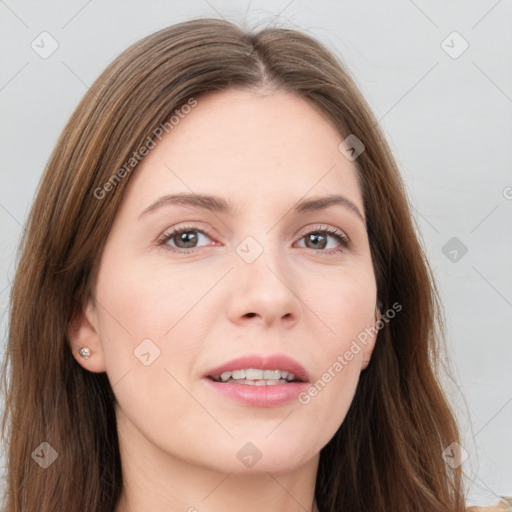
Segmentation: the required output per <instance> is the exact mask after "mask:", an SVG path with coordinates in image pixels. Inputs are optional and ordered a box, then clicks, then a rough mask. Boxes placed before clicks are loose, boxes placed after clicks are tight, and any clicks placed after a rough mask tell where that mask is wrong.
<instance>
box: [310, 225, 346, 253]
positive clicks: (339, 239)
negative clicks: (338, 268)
mask: <svg viewBox="0 0 512 512" xmlns="http://www.w3.org/2000/svg"><path fill="white" fill-rule="evenodd" d="M329 238H330V239H331V240H332V239H334V240H336V242H334V243H332V242H331V244H329ZM302 240H305V245H302V246H301V247H307V248H308V249H313V250H323V249H337V250H341V248H343V247H348V239H347V237H346V236H345V235H344V234H343V233H341V232H338V231H330V230H321V231H312V232H311V233H307V234H306V235H304V236H303V237H302V238H301V241H302ZM340 246H341V247H340Z"/></svg>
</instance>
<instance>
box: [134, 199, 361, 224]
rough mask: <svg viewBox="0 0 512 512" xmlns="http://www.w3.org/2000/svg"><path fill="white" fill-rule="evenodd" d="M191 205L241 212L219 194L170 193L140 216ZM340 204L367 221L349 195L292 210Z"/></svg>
mask: <svg viewBox="0 0 512 512" xmlns="http://www.w3.org/2000/svg"><path fill="white" fill-rule="evenodd" d="M172 205H178V206H189V207H192V208H200V209H204V210H210V211H213V212H218V213H229V214H233V215H236V214H239V213H240V210H239V209H238V208H237V207H236V206H235V205H234V204H233V203H231V202H230V201H229V200H226V199H224V198H222V197H219V196H212V195H205V194H188V193H180V194H169V195H166V196H162V197H160V198H159V199H157V200H156V201H155V202H154V203H152V204H151V205H149V206H148V207H147V208H146V209H145V210H144V211H143V212H142V213H141V214H140V216H139V218H141V217H143V216H145V215H148V214H150V213H151V212H154V211H155V210H158V209H160V208H162V207H165V206H172ZM334 205H340V206H344V207H345V208H347V209H348V210H350V211H352V212H353V213H355V214H356V215H357V216H358V217H359V218H360V219H361V220H362V221H363V222H366V221H365V219H364V217H363V214H362V213H361V211H360V210H359V208H358V207H357V206H356V205H355V204H354V203H353V202H352V201H351V200H350V199H348V198H347V197H345V196H342V195H338V194H335V195H329V196H325V197H313V198H311V199H303V200H301V201H299V202H298V203H297V204H295V205H294V206H293V207H292V208H291V210H293V211H294V212H296V213H305V212H312V211H318V210H324V209H326V208H328V207H330V206H334Z"/></svg>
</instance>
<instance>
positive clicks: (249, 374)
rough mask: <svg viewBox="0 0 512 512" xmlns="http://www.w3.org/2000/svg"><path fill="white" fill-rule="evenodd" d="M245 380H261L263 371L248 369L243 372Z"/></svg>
mask: <svg viewBox="0 0 512 512" xmlns="http://www.w3.org/2000/svg"><path fill="white" fill-rule="evenodd" d="M233 378H234V377H233ZM245 378H246V379H248V380H260V379H263V370H255V369H254V368H249V369H248V370H245Z"/></svg>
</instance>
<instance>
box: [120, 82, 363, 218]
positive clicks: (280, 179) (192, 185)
mask: <svg viewBox="0 0 512 512" xmlns="http://www.w3.org/2000/svg"><path fill="white" fill-rule="evenodd" d="M187 110H188V109H187ZM175 120H176V118H175ZM342 140H343V137H342V136H341V134H339V133H338V132H337V130H336V129H335V128H334V127H333V126H332V125H331V123H330V122H329V121H328V120H327V119H326V117H325V116H324V115H322V113H321V112H319V110H317V109H316V108H315V107H313V106H312V105H311V104H310V103H308V102H307V101H305V100H304V99H302V98H300V97H299V96H298V95H296V94H293V93H289V92H284V91H270V90H262V91H258V92H252V91H248V90H239V89H229V90H227V91H223V92H216V93H211V94H208V95H205V96H200V97H199V98H197V105H196V106H195V107H193V108H191V109H190V110H189V111H188V113H187V114H183V113H182V116H180V118H179V122H177V123H175V124H174V125H173V128H172V130H171V131H170V132H169V133H168V134H166V135H164V136H163V138H162V140H161V141H159V142H157V145H156V147H155V148H154V149H151V150H150V151H149V153H148V154H147V156H146V157H145V158H144V160H143V161H142V162H141V164H140V165H139V166H138V167H137V169H136V172H135V173H134V176H133V177H132V180H131V183H130V186H129V188H128V191H127V195H128V196H129V197H130V198H131V199H133V200H135V201H136V202H137V203H139V206H142V204H143V203H144V202H147V201H148V200H151V199H152V198H154V197H155V196H156V195H161V194H162V192H164V191H165V192H167V193H171V192H188V193H201V194H203V193H204V194H212V195H219V196H225V197H226V196H228V197H233V196H236V198H237V199H238V200H234V201H233V202H238V203H240V204H241V205H243V204H249V203H248V202H251V203H254V202H256V201H262V202H269V203H270V202H280V203H281V206H282V205H283V203H288V202H289V200H292V199H294V198H295V199H296V200H298V199H300V198H301V197H303V196H307V195H315V196H316V195H322V194H327V193H328V194H333V193H342V194H344V195H345V196H347V197H349V199H351V200H352V201H353V202H354V203H355V204H356V205H357V206H358V207H359V208H360V210H361V211H363V205H362V199H361V194H360V191H359V185H358V179H357V169H356V167H355V165H354V163H353V162H351V161H349V160H348V159H347V158H345V157H344V156H343V155H342V153H341V152H340V151H339V149H338V146H339V144H340V143H341V141H342Z"/></svg>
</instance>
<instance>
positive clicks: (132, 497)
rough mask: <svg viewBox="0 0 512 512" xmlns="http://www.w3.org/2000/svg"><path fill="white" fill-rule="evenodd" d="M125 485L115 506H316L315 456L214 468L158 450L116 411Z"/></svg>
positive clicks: (137, 511)
mask: <svg viewBox="0 0 512 512" xmlns="http://www.w3.org/2000/svg"><path fill="white" fill-rule="evenodd" d="M118 431H119V446H120V450H121V462H122V471H123V491H122V495H121V500H120V502H119V505H118V507H117V508H116V511H115V512H146V511H147V510H151V511H152V512H164V511H165V512H175V511H176V512H178V511H180V512H183V511H186V512H202V511H204V510H208V512H229V511H239V510H243V511H244V512H261V511H262V510H265V512H283V511H285V512H310V511H311V512H317V508H316V505H315V503H314V491H315V481H316V473H317V470H318V459H319V457H318V456H316V457H314V458H313V459H311V460H309V461H307V462H306V463H305V464H303V465H301V466H300V467H297V468H294V469H293V470H291V471H288V472H285V473H279V474H278V473H272V471H271V470H270V471H259V472H258V471H255V470H256V467H254V468H253V469H251V470H250V472H244V473H240V472H237V471H238V469H237V470H235V469H233V471H225V472H221V471H217V470H216V469H215V468H208V467H204V466H201V465H199V464H194V463H192V462H190V461H185V460H183V459H178V458H176V457H172V456H171V455H170V454H168V453H162V451H161V450H159V449H158V448H157V447H155V446H154V445H152V443H150V441H149V440H147V439H146V438H145V436H143V435H142V434H141V433H140V432H139V431H138V430H137V429H136V428H135V427H134V426H133V425H132V424H131V423H129V422H128V421H127V420H126V418H124V419H123V418H122V417H121V418H120V417H118Z"/></svg>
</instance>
